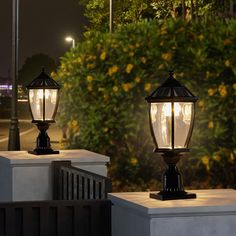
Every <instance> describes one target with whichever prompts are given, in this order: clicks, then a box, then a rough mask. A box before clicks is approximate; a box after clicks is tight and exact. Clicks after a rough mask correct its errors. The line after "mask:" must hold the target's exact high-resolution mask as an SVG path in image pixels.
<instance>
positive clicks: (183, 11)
mask: <svg viewBox="0 0 236 236" xmlns="http://www.w3.org/2000/svg"><path fill="white" fill-rule="evenodd" d="M185 11H186V9H185V0H182V16H183V19H184V20H185V13H186V12H185Z"/></svg>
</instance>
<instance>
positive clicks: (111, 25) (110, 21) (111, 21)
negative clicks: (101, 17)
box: [109, 0, 113, 33]
mask: <svg viewBox="0 0 236 236" xmlns="http://www.w3.org/2000/svg"><path fill="white" fill-rule="evenodd" d="M112 31H113V0H110V14H109V32H110V33H112Z"/></svg>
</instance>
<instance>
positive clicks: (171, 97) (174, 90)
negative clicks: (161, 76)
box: [146, 70, 198, 102]
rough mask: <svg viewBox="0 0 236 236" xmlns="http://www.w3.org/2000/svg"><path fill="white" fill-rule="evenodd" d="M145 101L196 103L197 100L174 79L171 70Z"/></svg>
mask: <svg viewBox="0 0 236 236" xmlns="http://www.w3.org/2000/svg"><path fill="white" fill-rule="evenodd" d="M146 100H147V102H175V101H176V102H181V101H182V102H196V101H197V100H198V98H197V97H196V96H194V95H193V94H192V93H191V92H190V91H189V90H188V89H187V88H186V87H185V86H183V85H182V84H181V83H180V82H178V81H177V80H176V79H175V78H174V71H173V70H171V71H170V72H169V78H168V79H167V80H166V81H165V82H164V83H163V84H162V85H161V86H160V87H158V88H157V89H156V90H155V91H154V92H153V93H152V94H151V95H150V96H148V97H147V98H146Z"/></svg>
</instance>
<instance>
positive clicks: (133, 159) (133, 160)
mask: <svg viewBox="0 0 236 236" xmlns="http://www.w3.org/2000/svg"><path fill="white" fill-rule="evenodd" d="M130 163H131V165H133V166H136V165H137V164H138V160H137V158H135V157H132V158H131V160H130Z"/></svg>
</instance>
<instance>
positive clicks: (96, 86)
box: [53, 19, 236, 190]
mask: <svg viewBox="0 0 236 236" xmlns="http://www.w3.org/2000/svg"><path fill="white" fill-rule="evenodd" d="M235 31H236V21H235V20H231V21H228V22H221V21H215V22H214V24H212V22H205V23H203V22H201V23H197V22H191V23H190V22H183V21H181V20H173V19H170V20H168V21H165V22H160V21H156V20H153V21H148V22H147V21H144V22H140V23H138V24H129V25H125V26H122V27H121V28H120V29H119V30H117V32H115V33H113V34H104V33H98V34H96V35H93V38H89V39H86V40H85V41H84V42H81V43H79V44H78V45H77V47H76V48H75V49H74V50H71V51H70V52H68V53H66V55H65V56H64V57H63V58H62V60H61V66H60V68H59V69H58V71H57V73H56V74H54V75H53V76H54V77H55V78H56V79H57V80H59V81H60V82H61V84H62V85H63V89H62V97H61V104H60V111H61V114H60V123H61V125H62V126H68V127H69V130H70V132H69V133H70V136H69V145H68V147H70V148H86V149H90V150H92V151H97V152H99V153H103V154H106V155H109V156H110V157H111V166H110V175H111V176H112V178H113V185H114V187H115V189H116V190H124V189H125V190H134V189H135V190H143V189H149V188H154V187H155V188H156V187H160V186H159V185H160V180H161V173H162V171H161V169H163V164H162V162H160V161H159V160H160V159H158V158H154V156H155V155H154V154H153V153H152V149H153V142H152V140H151V137H150V131H149V121H148V106H147V104H146V102H145V99H144V98H145V97H146V96H147V95H148V94H150V92H151V91H152V90H153V89H155V88H156V87H157V86H158V85H160V84H161V83H162V82H164V80H165V79H166V78H167V77H168V71H169V69H170V68H173V69H174V71H175V76H176V78H177V79H178V80H179V81H180V82H182V83H183V84H185V85H186V86H187V87H188V88H189V89H190V90H191V91H192V92H193V93H194V94H195V95H197V96H199V97H200V99H199V101H198V103H197V110H196V123H195V129H194V133H193V137H192V142H191V144H192V150H193V151H192V153H191V155H192V156H194V158H193V157H192V158H189V159H186V160H184V161H182V164H181V165H182V170H183V171H184V172H185V175H187V178H186V184H187V185H188V184H189V185H191V186H192V187H197V186H199V185H200V184H201V187H203V186H208V187H209V185H210V186H232V185H233V184H234V180H235V177H236V159H235V158H236V135H235V133H236V125H235V124H236V116H235V109H236V99H235V96H236V80H235V73H236V60H235V58H236V35H235ZM186 162H187V163H186ZM226 167H227V168H228V169H226ZM190 168H192V169H190ZM229 169H230V171H229ZM215 172H216V174H215ZM215 175H217V176H218V177H217V178H215ZM222 175H224V177H222Z"/></svg>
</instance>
